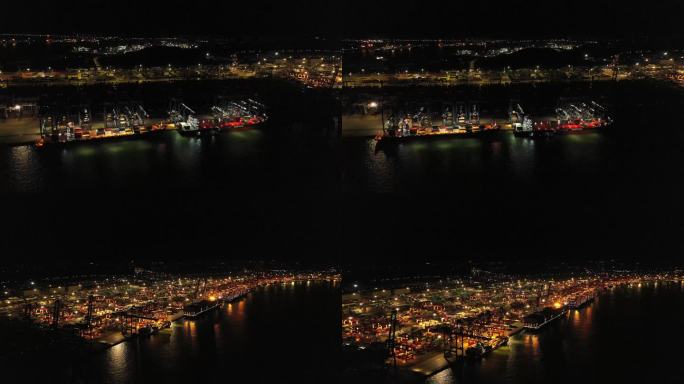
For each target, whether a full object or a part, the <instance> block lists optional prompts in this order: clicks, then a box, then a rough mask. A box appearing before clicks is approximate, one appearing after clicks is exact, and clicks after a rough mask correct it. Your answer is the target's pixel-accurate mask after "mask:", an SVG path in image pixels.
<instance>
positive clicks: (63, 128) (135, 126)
mask: <svg viewBox="0 0 684 384" xmlns="http://www.w3.org/2000/svg"><path fill="white" fill-rule="evenodd" d="M148 118H149V115H148V114H147V112H146V111H145V109H144V108H143V107H142V106H141V105H124V106H115V107H109V108H105V111H104V113H103V121H102V122H100V123H97V124H96V123H94V121H93V115H92V111H91V109H89V108H79V109H78V110H77V111H76V112H75V113H74V112H63V111H61V112H55V111H47V112H44V113H42V114H41V117H40V119H39V121H40V139H39V140H38V141H37V142H36V146H37V147H43V146H45V145H46V144H69V143H78V142H93V141H100V140H110V139H125V138H133V137H140V136H143V135H147V134H151V133H154V132H160V131H164V130H166V128H167V127H166V125H164V124H149V125H148V124H146V123H145V119H148Z"/></svg>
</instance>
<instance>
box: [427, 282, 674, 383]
mask: <svg viewBox="0 0 684 384" xmlns="http://www.w3.org/2000/svg"><path fill="white" fill-rule="evenodd" d="M683 314H684V285H683V284H681V283H665V284H663V283H659V284H658V285H655V284H648V285H646V284H644V285H642V287H636V286H634V287H631V288H630V287H622V288H617V289H615V290H613V291H610V292H608V293H606V294H604V295H602V296H600V297H599V298H598V299H597V300H596V301H595V302H594V303H593V304H591V305H589V306H587V307H585V308H583V309H580V310H572V311H570V312H569V313H568V314H567V315H566V316H565V317H564V318H562V319H560V320H559V321H557V322H555V323H552V324H550V326H549V327H548V328H546V329H544V330H543V331H542V332H541V333H539V334H520V335H516V336H514V337H513V338H512V339H511V340H510V342H509V346H508V347H504V348H502V349H500V350H497V351H495V352H494V353H492V354H491V355H489V356H488V357H487V358H485V359H483V360H482V361H481V362H479V363H466V364H464V365H463V366H461V367H458V368H453V369H449V370H446V371H443V372H441V373H438V374H436V375H435V376H433V377H431V378H430V379H429V380H428V381H427V382H428V383H430V384H447V383H649V382H657V383H681V382H682V381H683V380H684V366H682V364H681V353H679V350H680V349H681V345H682V343H683V342H684V336H683V335H682V333H681V332H679V331H678V328H679V325H680V323H681V321H680V318H681V316H682V315H683Z"/></svg>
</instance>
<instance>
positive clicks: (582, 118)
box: [508, 99, 613, 137]
mask: <svg viewBox="0 0 684 384" xmlns="http://www.w3.org/2000/svg"><path fill="white" fill-rule="evenodd" d="M554 112H555V116H553V117H551V118H549V119H546V120H544V119H539V120H533V119H532V118H531V117H530V116H529V115H528V114H526V113H525V111H524V110H523V108H522V106H521V104H520V103H519V102H517V101H511V103H510V105H509V109H508V116H509V121H510V124H511V127H512V129H513V133H514V134H515V135H516V136H524V137H544V136H550V135H554V134H556V133H568V132H574V131H582V130H591V129H596V128H604V127H607V126H609V125H611V124H612V123H613V120H612V118H611V117H610V116H609V114H608V111H607V109H606V108H605V107H603V106H602V105H600V104H599V103H597V102H596V101H594V100H589V101H583V100H563V99H561V100H560V101H559V103H558V106H557V107H556V108H555V109H554Z"/></svg>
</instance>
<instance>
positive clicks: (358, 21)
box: [0, 0, 684, 38]
mask: <svg viewBox="0 0 684 384" xmlns="http://www.w3.org/2000/svg"><path fill="white" fill-rule="evenodd" d="M2 8H3V11H2V13H1V14H0V17H1V18H2V20H1V23H0V30H2V31H3V32H51V33H57V32H89V33H112V34H114V33H115V34H122V35H127V34H132V35H140V34H151V35H168V34H176V35H177V34H190V35H218V36H227V37H236V36H293V37H296V36H319V35H320V36H326V37H352V36H384V37H393V36H402V37H423V36H425V37H428V36H439V37H452V36H453V37H462V36H496V37H513V36H515V37H546V36H557V37H568V36H597V37H602V36H606V37H642V36H651V37H656V38H672V36H673V35H681V32H680V28H679V18H680V17H681V15H683V14H684V4H683V3H682V2H680V1H657V2H639V3H636V4H634V3H632V2H625V1H616V0H610V1H605V0H598V1H588V0H579V1H570V0H557V1H538V0H534V1H525V2H519V1H518V2H511V1H509V2H492V1H486V2H481V1H472V2H467V3H466V2H462V1H451V2H444V1H434V0H429V1H420V2H417V1H407V0H397V1H359V0H352V1H335V2H333V1H311V0H306V1H303V0H299V1H283V2H274V1H221V2H219V1H208V0H196V1H179V0H167V1H164V2H157V1H144V0H137V1H134V0H117V1H115V0H100V1H85V0H75V1H44V0H39V1H31V2H9V3H4V4H3V6H2Z"/></svg>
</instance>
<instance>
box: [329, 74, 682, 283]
mask: <svg viewBox="0 0 684 384" xmlns="http://www.w3.org/2000/svg"><path fill="white" fill-rule="evenodd" d="M418 91H420V93H418ZM384 92H386V93H385V94H386V95H396V94H399V95H400V97H402V98H404V99H410V98H411V97H412V96H416V95H417V96H416V97H419V98H424V100H430V99H429V98H430V97H433V98H439V97H451V98H452V99H456V100H485V101H486V102H487V103H488V104H489V105H490V106H491V108H490V109H492V113H495V112H496V111H494V110H493V109H494V107H495V106H496V105H499V107H501V108H504V107H505V106H506V105H508V98H510V97H517V98H519V99H522V100H526V102H527V104H532V105H534V106H535V109H536V110H544V109H545V108H546V109H551V110H553V108H554V106H555V105H556V102H557V100H558V98H559V97H561V96H563V97H570V96H575V97H577V96H583V97H594V98H599V97H600V98H602V99H604V100H605V103H606V105H610V108H611V110H612V111H613V116H614V118H615V124H614V126H613V128H614V129H612V131H610V132H597V133H589V134H579V135H567V136H559V137H554V138H550V139H546V140H529V139H522V138H516V137H514V136H513V135H512V134H510V133H504V132H502V133H501V134H499V135H494V136H492V137H490V138H487V139H483V138H482V139H481V138H473V139H462V138H444V139H434V140H423V141H419V140H416V141H411V142H405V143H401V144H397V145H388V146H386V147H385V148H382V149H378V148H377V147H376V146H375V145H374V143H373V141H372V139H371V138H367V137H346V135H343V136H345V137H343V139H342V141H343V144H342V151H343V154H342V159H343V161H344V168H343V173H342V177H343V181H342V185H343V188H344V191H345V197H346V200H345V204H346V205H345V208H346V209H345V217H347V219H346V220H345V223H346V224H347V225H346V227H345V240H346V241H345V243H344V247H345V249H346V250H347V251H346V252H345V255H349V256H348V257H350V258H354V259H356V260H360V261H361V264H362V266H368V265H375V266H379V267H380V268H382V267H384V266H388V265H389V266H396V265H397V264H399V263H396V262H395V261H396V260H397V259H399V258H401V259H402V260H404V264H405V263H407V262H412V263H414V264H415V265H424V264H425V263H426V262H431V261H437V260H440V261H462V260H468V259H479V258H483V257H486V258H492V259H497V260H500V259H508V260H519V259H531V260H536V261H546V260H559V259H563V260H568V259H582V260H584V259H597V258H616V259H631V258H637V259H642V260H650V261H653V260H662V259H668V258H669V259H673V258H675V259H677V260H681V259H679V255H680V254H681V251H682V245H681V243H680V242H679V241H678V240H676V239H678V235H677V233H679V231H680V230H681V229H682V222H681V220H679V219H678V218H680V217H681V215H682V213H683V212H684V204H683V203H682V199H681V196H682V194H683V193H684V184H683V183H682V180H684V168H682V164H684V145H683V143H684V130H682V127H683V126H684V123H683V122H682V112H681V111H682V110H683V109H682V107H683V106H684V97H683V93H682V90H681V89H677V88H675V87H672V86H668V85H665V84H659V83H655V82H624V83H619V84H615V83H608V84H594V85H589V84H580V85H578V84H570V83H568V84H546V85H540V86H537V87H532V86H528V87H482V88H476V87H473V88H472V89H468V90H463V89H461V88H459V89H455V90H453V91H452V95H451V96H449V95H447V96H445V95H443V93H447V92H446V91H444V92H443V91H442V90H434V91H432V94H433V95H431V90H414V89H399V90H394V91H392V90H386V91H384ZM392 92H394V93H392ZM414 94H415V95H414ZM434 95H436V96H434ZM375 97H379V96H377V95H376V96H375ZM544 106H546V107H544ZM504 109H505V108H504ZM504 115H505V112H504ZM343 126H344V119H343ZM376 129H378V128H377V127H376ZM415 265H414V266H412V267H411V268H413V267H415ZM371 273H376V271H374V270H371Z"/></svg>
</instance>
